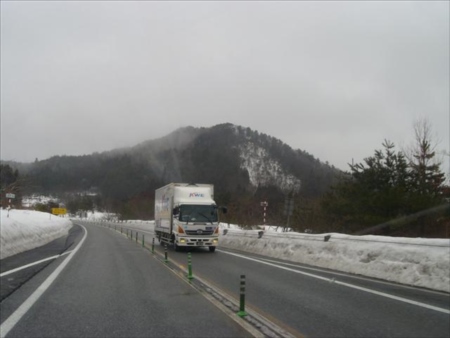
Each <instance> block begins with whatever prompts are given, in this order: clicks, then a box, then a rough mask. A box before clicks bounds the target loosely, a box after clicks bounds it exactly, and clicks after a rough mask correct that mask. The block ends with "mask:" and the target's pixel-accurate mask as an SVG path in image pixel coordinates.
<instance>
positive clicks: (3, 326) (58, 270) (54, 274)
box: [0, 225, 87, 337]
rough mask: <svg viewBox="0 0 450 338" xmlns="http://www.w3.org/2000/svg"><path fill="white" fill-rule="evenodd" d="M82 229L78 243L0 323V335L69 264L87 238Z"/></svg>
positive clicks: (6, 331)
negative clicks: (82, 233)
mask: <svg viewBox="0 0 450 338" xmlns="http://www.w3.org/2000/svg"><path fill="white" fill-rule="evenodd" d="M80 226H81V227H82V228H83V229H84V236H83V238H82V239H81V241H80V243H78V245H77V247H76V248H75V249H74V250H73V251H72V252H71V253H70V255H69V256H68V257H67V258H66V259H65V260H64V261H63V262H62V263H61V264H60V265H59V266H58V267H57V268H56V269H55V271H53V272H52V274H51V275H50V276H48V277H47V279H46V280H45V281H44V282H43V283H42V284H41V285H40V286H39V287H38V288H37V289H36V290H35V291H34V292H33V294H32V295H31V296H30V297H28V298H27V300H26V301H25V302H23V303H22V305H20V306H19V308H18V309H17V310H16V311H14V313H13V314H12V315H11V316H9V317H8V319H6V320H5V321H4V322H3V323H2V324H1V325H0V337H5V336H6V335H7V334H8V333H9V331H11V330H12V329H13V328H14V326H15V325H16V324H17V323H18V322H19V321H20V320H21V319H22V317H23V316H24V315H25V314H26V313H27V312H28V310H30V308H31V307H32V306H33V305H34V303H36V301H37V300H38V299H39V298H40V297H41V296H42V294H43V293H44V292H45V291H46V290H47V289H48V288H49V287H50V285H51V284H52V283H53V282H54V281H55V279H56V278H57V277H58V276H59V274H60V273H61V271H62V270H63V269H64V268H65V267H66V266H67V264H69V262H70V260H71V259H72V258H73V256H74V255H75V254H76V253H77V251H78V250H79V249H80V248H81V246H82V245H83V243H84V241H85V240H86V238H87V230H86V228H85V227H84V226H82V225H80Z"/></svg>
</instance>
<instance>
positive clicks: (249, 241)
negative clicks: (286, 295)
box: [219, 226, 450, 292]
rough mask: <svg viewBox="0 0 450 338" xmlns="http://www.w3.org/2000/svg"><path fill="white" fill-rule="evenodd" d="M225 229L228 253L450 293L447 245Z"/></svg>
mask: <svg viewBox="0 0 450 338" xmlns="http://www.w3.org/2000/svg"><path fill="white" fill-rule="evenodd" d="M223 229H227V233H226V235H224V234H223V233H224V232H223V230H222V233H221V236H220V240H219V243H220V245H221V246H223V247H227V248H230V249H237V250H243V251H247V252H251V253H255V254H260V255H265V256H269V257H274V258H280V259H285V260H290V261H292V262H297V263H303V264H308V265H312V266H318V267H322V268H329V269H333V270H339V271H343V272H348V273H352V274H358V275H364V276H369V277H375V278H379V279H384V280H389V281H392V282H397V283H402V284H408V285H414V286H420V287H425V288H430V289H434V290H440V291H445V292H450V240H449V239H423V238H398V237H385V236H350V235H343V234H335V233H330V234H324V235H312V234H301V233H293V232H289V233H276V232H263V235H262V237H261V238H259V234H260V232H259V231H258V230H247V231H245V230H237V229H233V228H230V229H228V228H227V227H226V226H224V227H223ZM327 235H329V236H330V237H329V239H328V241H325V239H326V238H325V236H327Z"/></svg>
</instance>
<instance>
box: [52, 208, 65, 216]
mask: <svg viewBox="0 0 450 338" xmlns="http://www.w3.org/2000/svg"><path fill="white" fill-rule="evenodd" d="M66 213H67V210H66V208H52V214H53V215H65V214H66Z"/></svg>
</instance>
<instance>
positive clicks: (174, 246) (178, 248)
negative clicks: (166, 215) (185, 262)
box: [173, 238, 180, 251]
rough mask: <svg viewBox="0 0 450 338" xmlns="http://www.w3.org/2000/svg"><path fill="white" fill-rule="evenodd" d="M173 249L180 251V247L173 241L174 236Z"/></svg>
mask: <svg viewBox="0 0 450 338" xmlns="http://www.w3.org/2000/svg"><path fill="white" fill-rule="evenodd" d="M173 249H174V250H175V251H180V247H179V246H178V245H177V242H176V241H175V238H173Z"/></svg>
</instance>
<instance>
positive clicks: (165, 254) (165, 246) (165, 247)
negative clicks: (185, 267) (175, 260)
mask: <svg viewBox="0 0 450 338" xmlns="http://www.w3.org/2000/svg"><path fill="white" fill-rule="evenodd" d="M168 261H169V259H168V258H167V244H166V245H164V262H165V263H167V262H168Z"/></svg>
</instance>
